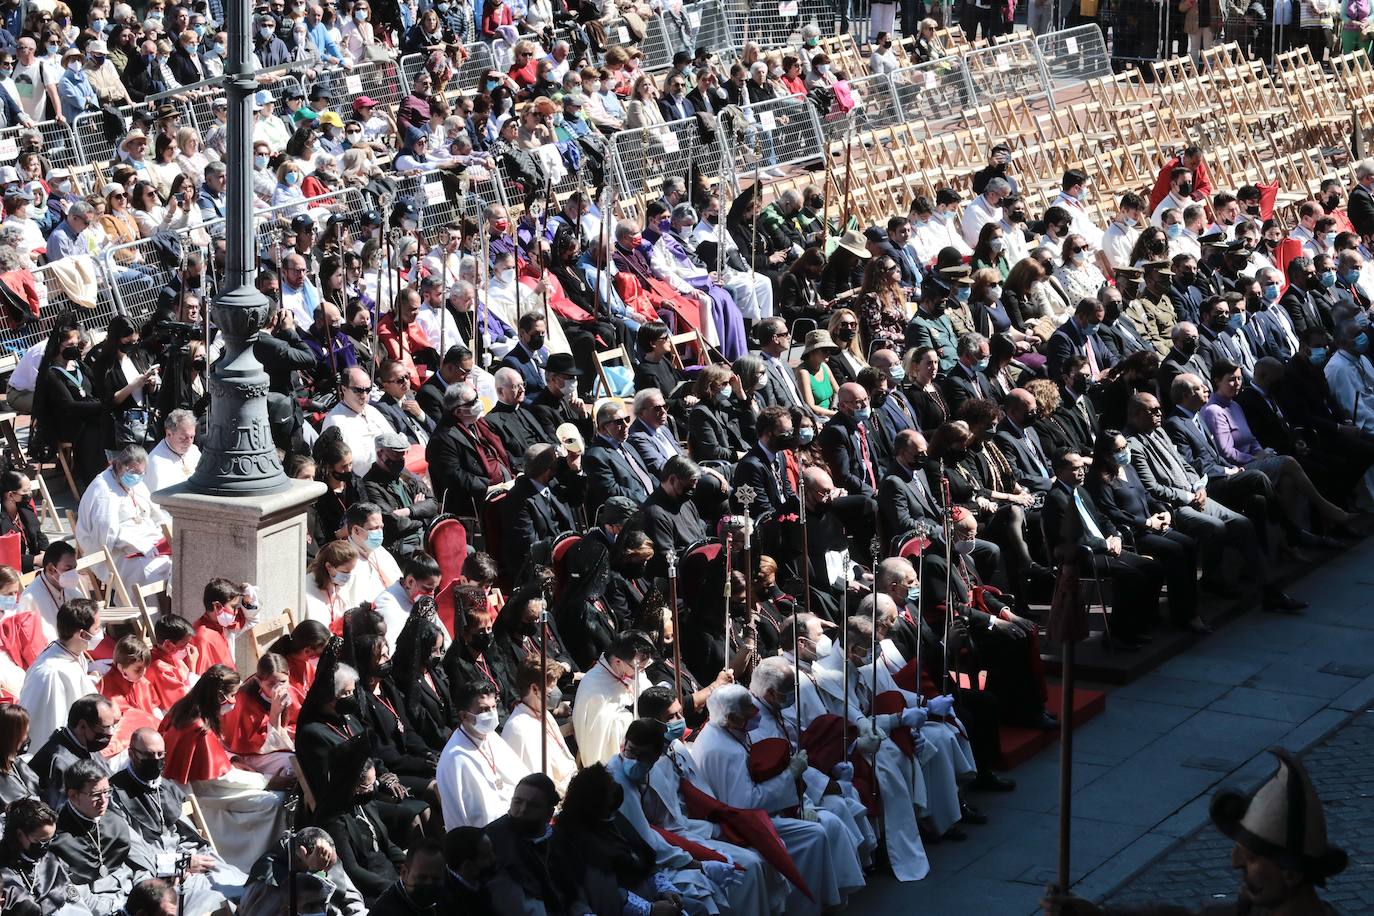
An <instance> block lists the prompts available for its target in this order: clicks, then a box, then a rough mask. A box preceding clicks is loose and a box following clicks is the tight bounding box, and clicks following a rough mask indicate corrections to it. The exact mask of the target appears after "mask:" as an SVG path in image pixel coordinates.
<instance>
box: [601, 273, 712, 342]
mask: <svg viewBox="0 0 1374 916" xmlns="http://www.w3.org/2000/svg"><path fill="white" fill-rule="evenodd" d="M615 291H616V292H617V293H619V294H620V298H621V299H622V300H624V302H625V306H626V308H628V309H630V310H631V311H632V312H634V313H635V314H636V315H638V316H640V319H641V320H642V321H658V320H659V316H658V312H659V309H660V308H663V309H666V310H668V311H670V312H672V313H673V314H674V315H675V316H677V333H679V334H681V333H684V332H686V331H699V330H701V305H700V304H699V303H698V302H697V301H696V300H695V299H691V298H689V297H687V296H684V295H682V294H681V293H679V292H678V291H677V290H675V289H673V286H672V284H671V283H669V282H668V281H667V280H660V279H658V278H657V277H652V276H650V277H642V278H641V277H640V276H639V275H638V274H635V273H634V272H632V271H628V270H622V271H620V272H619V273H618V274H616V275H615Z"/></svg>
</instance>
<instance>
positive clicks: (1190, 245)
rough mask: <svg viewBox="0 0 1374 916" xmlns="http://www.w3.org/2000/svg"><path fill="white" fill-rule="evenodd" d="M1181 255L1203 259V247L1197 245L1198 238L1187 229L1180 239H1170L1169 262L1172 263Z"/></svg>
mask: <svg viewBox="0 0 1374 916" xmlns="http://www.w3.org/2000/svg"><path fill="white" fill-rule="evenodd" d="M1181 254H1186V255H1192V256H1193V257H1195V258H1201V257H1202V246H1201V245H1199V244H1198V243H1197V236H1195V235H1193V233H1191V232H1189V231H1188V230H1187V229H1184V230H1183V234H1182V235H1180V236H1179V237H1178V238H1176V239H1169V261H1170V262H1171V263H1172V262H1173V260H1174V258H1175V257H1177V256H1178V255H1181Z"/></svg>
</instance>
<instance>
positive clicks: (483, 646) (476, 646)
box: [468, 630, 491, 652]
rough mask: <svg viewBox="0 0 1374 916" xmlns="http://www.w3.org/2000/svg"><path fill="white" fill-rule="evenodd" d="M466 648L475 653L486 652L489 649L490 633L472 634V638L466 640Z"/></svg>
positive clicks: (484, 631) (483, 631)
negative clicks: (468, 647)
mask: <svg viewBox="0 0 1374 916" xmlns="http://www.w3.org/2000/svg"><path fill="white" fill-rule="evenodd" d="M468 646H470V647H471V648H472V649H473V650H474V651H477V652H485V651H487V650H488V649H490V648H491V633H490V632H489V631H487V630H482V631H481V632H479V633H473V634H472V637H471V638H470V639H469V640H468Z"/></svg>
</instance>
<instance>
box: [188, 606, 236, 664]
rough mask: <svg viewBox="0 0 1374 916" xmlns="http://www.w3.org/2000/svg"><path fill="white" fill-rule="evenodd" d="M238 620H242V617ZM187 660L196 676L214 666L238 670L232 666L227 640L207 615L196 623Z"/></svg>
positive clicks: (231, 655)
mask: <svg viewBox="0 0 1374 916" xmlns="http://www.w3.org/2000/svg"><path fill="white" fill-rule="evenodd" d="M239 619H240V620H242V617H240V618H239ZM187 660H188V661H190V662H191V670H192V671H193V672H195V673H196V674H204V673H205V672H207V671H209V670H210V669H211V668H212V667H214V666H215V665H227V666H228V667H230V668H235V669H237V668H238V666H237V665H235V664H234V653H233V651H232V650H231V649H230V648H229V640H228V639H226V638H225V636H224V631H223V630H221V629H220V628H219V624H218V623H216V622H212V621H211V620H210V617H209V615H208V614H207V615H206V616H204V617H202V618H200V620H198V621H196V631H195V634H194V635H192V636H191V653H190V655H188V656H187Z"/></svg>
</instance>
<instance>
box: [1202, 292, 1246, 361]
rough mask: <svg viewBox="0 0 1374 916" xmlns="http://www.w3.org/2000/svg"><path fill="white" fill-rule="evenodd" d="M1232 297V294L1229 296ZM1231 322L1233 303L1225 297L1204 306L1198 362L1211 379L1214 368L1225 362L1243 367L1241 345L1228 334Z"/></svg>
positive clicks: (1205, 303) (1212, 300) (1210, 301)
mask: <svg viewBox="0 0 1374 916" xmlns="http://www.w3.org/2000/svg"><path fill="white" fill-rule="evenodd" d="M1227 295H1228V296H1229V295H1231V294H1230V293H1228V294H1227ZM1230 322H1231V303H1230V302H1229V301H1227V298H1226V297H1225V296H1213V297H1212V298H1210V299H1208V300H1207V301H1206V302H1204V303H1203V304H1202V324H1201V325H1200V326H1199V327H1198V336H1199V340H1198V352H1197V356H1198V361H1199V362H1201V363H1202V365H1203V368H1205V369H1206V370H1207V373H1206V374H1205V375H1204V376H1203V378H1211V374H1212V367H1213V366H1215V365H1216V364H1217V363H1219V362H1222V361H1225V362H1228V363H1232V364H1234V365H1237V366H1239V365H1242V359H1241V352H1240V345H1239V343H1237V341H1236V339H1235V338H1234V337H1232V336H1231V335H1230V334H1228V333H1226V332H1227V330H1228V329H1229V327H1230Z"/></svg>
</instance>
